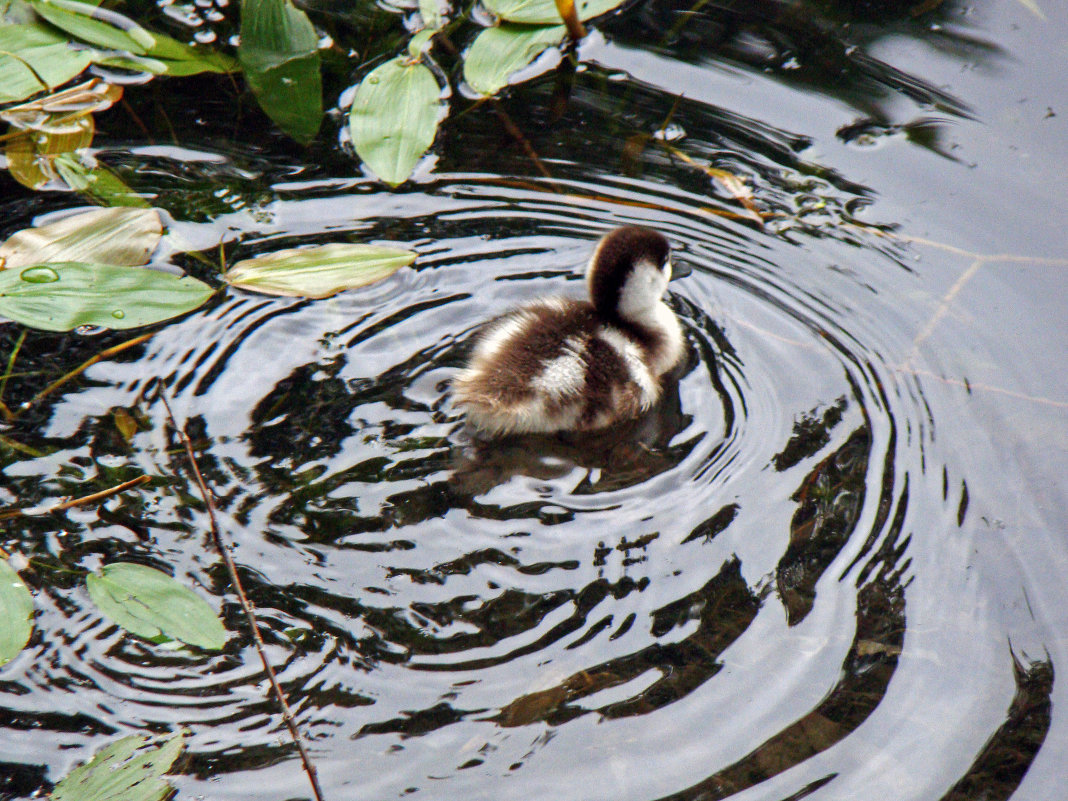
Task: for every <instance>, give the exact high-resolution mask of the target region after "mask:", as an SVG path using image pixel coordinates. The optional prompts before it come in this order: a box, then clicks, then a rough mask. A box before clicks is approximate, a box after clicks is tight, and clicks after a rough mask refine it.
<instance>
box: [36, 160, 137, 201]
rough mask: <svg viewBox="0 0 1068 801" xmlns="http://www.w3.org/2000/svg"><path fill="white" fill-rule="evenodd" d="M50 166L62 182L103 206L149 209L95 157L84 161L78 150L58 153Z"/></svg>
mask: <svg viewBox="0 0 1068 801" xmlns="http://www.w3.org/2000/svg"><path fill="white" fill-rule="evenodd" d="M52 165H53V167H55V171H56V173H57V174H58V175H59V177H60V178H62V179H63V182H64V183H65V184H66V185H67V186H69V187H70V188H71V189H73V190H74V191H75V192H80V193H81V194H83V195H88V196H89V197H90V198H92V200H94V201H95V202H97V203H99V204H101V205H102V206H136V207H139V208H148V201H146V200H145V199H144V198H143V197H141V196H140V195H138V194H137V193H136V192H134V191H133V190H132V189H131V188H130V187H129V186H127V185H126V184H125V183H124V182H123V180H122V179H121V178H120V177H119V176H117V175H116V174H115V173H113V172H112V171H111V170H109V169H108V168H107V167H105V166H104V165H102V164H99V163H96V162H95V160H93V159H89V160H83V159H82V158H81V156H80V155H79V154H77V153H70V152H68V153H60V154H59V155H57V156H55V157H53V159H52Z"/></svg>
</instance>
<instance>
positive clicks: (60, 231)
mask: <svg viewBox="0 0 1068 801" xmlns="http://www.w3.org/2000/svg"><path fill="white" fill-rule="evenodd" d="M162 237H163V222H162V221H161V220H160V216H159V212H157V211H156V210H155V209H139V208H123V207H119V208H111V209H94V210H93V211H87V212H84V213H82V214H75V215H74V216H72V217H67V218H66V219H63V220H60V221H59V222H55V223H51V224H49V225H42V226H40V227H39V228H26V229H24V230H22V231H19V232H18V233H15V234H12V235H11V236H10V237H8V239H7V241H6V242H4V243H3V244H2V245H0V267H2V268H3V269H6V270H14V269H18V268H20V267H30V266H32V265H34V264H43V263H45V262H64V261H80V262H101V263H104V264H114V265H120V266H131V267H138V266H140V265H142V264H147V263H148V259H149V257H150V256H151V255H152V251H154V250H155V249H156V246H157V245H158V244H159V241H160V239H161V238H162Z"/></svg>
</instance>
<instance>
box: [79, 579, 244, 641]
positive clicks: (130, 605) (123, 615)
mask: <svg viewBox="0 0 1068 801" xmlns="http://www.w3.org/2000/svg"><path fill="white" fill-rule="evenodd" d="M85 583H86V587H87V588H88V590H89V597H90V598H92V599H93V602H94V603H95V604H96V605H97V606H98V607H99V608H100V611H101V612H103V613H104V614H105V615H107V616H108V617H109V618H111V619H112V620H113V621H115V622H116V623H118V624H119V625H120V626H122V627H123V628H124V629H126V630H127V631H129V632H130V633H131V634H136V635H137V636H138V637H144V638H145V639H146V640H153V641H157V642H159V641H164V640H179V641H181V642H184V643H186V644H188V645H196V646H198V647H200V648H207V649H209V650H212V651H218V650H220V649H221V648H222V647H223V646H224V645H225V644H226V629H224V628H223V625H222V623H220V622H219V618H218V617H217V616H216V615H215V612H214V611H212V608H211V607H210V606H208V603H207V601H205V600H204V599H203V598H201V597H200V596H199V595H197V594H196V593H195V592H193V591H192V590H190V589H188V588H187V587H184V586H182V585H181V584H179V583H178V582H177V581H175V580H174V579H173V578H171V577H170V576H168V575H167V574H166V573H161V572H160V571H158V570H154V569H152V568H151V567H145V566H144V565H135V564H131V563H129V562H116V563H114V564H110V565H107V566H105V567H103V568H101V570H100V572H99V573H90V574H89V575H88V576H87V577H86V580H85Z"/></svg>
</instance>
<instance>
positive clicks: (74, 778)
mask: <svg viewBox="0 0 1068 801" xmlns="http://www.w3.org/2000/svg"><path fill="white" fill-rule="evenodd" d="M184 736H185V735H184V732H178V733H177V734H175V735H173V736H171V737H168V738H167V739H165V740H154V741H149V738H148V737H142V736H138V735H134V736H132V737H123V738H122V739H121V740H118V741H117V742H114V743H112V744H111V745H109V746H108V747H107V748H105V749H104V750H103V751H101V752H100V753H98V754H97V755H96V756H94V757H93V758H92V759H91V760H90V761H89V762H87V763H85V764H84V765H79V766H78V767H76V768H75V769H74V770H72V771H71V772H70V774H69V775H68V776H66V777H65V778H63V779H62V780H61V781H60V782H59V784H57V785H56V787H55V789H54V790H53V791H52V795H51V796H50V797H51V799H52V801H164V799H166V798H169V797H170V795H171V793H172V792H173V788H172V787H171V786H170V785H169V784H168V783H167V781H166V780H165V779H164V778H163V775H164V774H165V773H166V772H167V771H168V770H170V769H171V765H173V764H174V760H176V759H177V758H178V755H179V754H180V753H181V752H182V747H183V746H184V745H185V742H184Z"/></svg>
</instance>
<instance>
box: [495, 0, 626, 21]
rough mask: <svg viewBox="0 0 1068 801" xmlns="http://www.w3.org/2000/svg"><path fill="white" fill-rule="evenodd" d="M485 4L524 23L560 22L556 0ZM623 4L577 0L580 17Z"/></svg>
mask: <svg viewBox="0 0 1068 801" xmlns="http://www.w3.org/2000/svg"><path fill="white" fill-rule="evenodd" d="M483 3H484V5H485V6H486V8H488V9H489V10H490V11H492V12H493V13H494V14H496V15H497V16H498V17H500V18H501V19H504V20H508V21H509V22H520V23H523V24H524V25H554V24H556V23H559V22H560V12H559V11H557V10H556V2H555V0H483ZM621 5H623V0H575V7H576V9H577V10H578V14H579V18H580V19H582V20H587V19H592V18H593V17H599V16H600V15H601V14H604V13H606V12H608V11H611V10H612V9H613V8H616V7H618V6H621Z"/></svg>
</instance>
